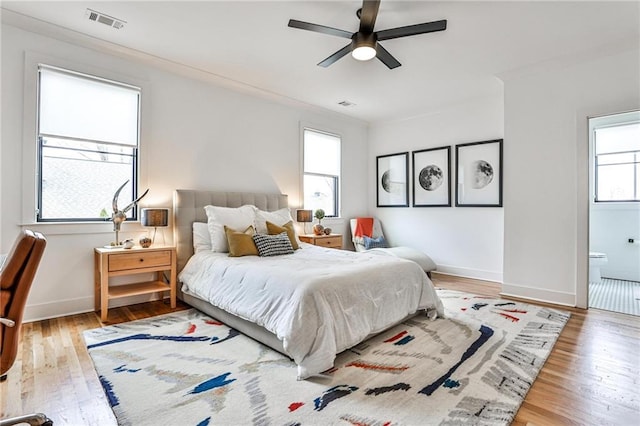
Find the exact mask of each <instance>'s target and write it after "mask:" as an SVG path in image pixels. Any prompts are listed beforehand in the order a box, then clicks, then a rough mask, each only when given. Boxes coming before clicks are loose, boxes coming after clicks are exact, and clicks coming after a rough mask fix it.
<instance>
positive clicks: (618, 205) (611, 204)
mask: <svg viewBox="0 0 640 426" xmlns="http://www.w3.org/2000/svg"><path fill="white" fill-rule="evenodd" d="M591 209H592V210H628V211H640V203H639V202H633V201H627V202H625V201H607V202H599V203H596V202H593V201H592V202H591Z"/></svg>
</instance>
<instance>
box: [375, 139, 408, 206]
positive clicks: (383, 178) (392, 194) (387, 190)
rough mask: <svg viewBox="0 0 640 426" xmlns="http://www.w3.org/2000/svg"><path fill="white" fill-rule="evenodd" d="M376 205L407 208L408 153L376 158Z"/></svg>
mask: <svg viewBox="0 0 640 426" xmlns="http://www.w3.org/2000/svg"><path fill="white" fill-rule="evenodd" d="M376 205H377V206H378V207H409V152H399V153H396V154H387V155H379V156H377V157H376Z"/></svg>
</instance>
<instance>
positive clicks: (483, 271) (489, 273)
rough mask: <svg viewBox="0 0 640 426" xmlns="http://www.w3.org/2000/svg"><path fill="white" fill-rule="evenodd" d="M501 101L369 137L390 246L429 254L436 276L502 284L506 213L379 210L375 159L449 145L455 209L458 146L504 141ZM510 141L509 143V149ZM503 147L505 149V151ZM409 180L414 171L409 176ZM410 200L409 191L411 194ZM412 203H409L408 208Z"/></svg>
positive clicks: (372, 175) (380, 129) (451, 109)
mask: <svg viewBox="0 0 640 426" xmlns="http://www.w3.org/2000/svg"><path fill="white" fill-rule="evenodd" d="M503 116H504V112H503V109H502V98H501V97H500V96H496V97H494V98H487V99H478V100H474V101H471V102H469V103H467V104H463V105H453V106H447V107H444V108H443V109H442V110H441V111H437V112H433V113H431V114H428V115H423V116H419V117H414V118H411V119H407V120H402V121H394V122H389V123H378V124H373V125H372V126H371V129H370V135H369V146H370V148H369V180H368V188H369V203H370V206H371V207H370V210H371V211H372V213H373V214H374V215H375V216H376V217H378V218H379V219H380V220H381V222H382V225H383V228H384V232H385V235H386V236H387V238H388V239H389V240H390V242H391V244H392V245H403V246H408V247H413V248H416V249H418V250H421V251H424V252H425V253H427V254H428V255H429V256H431V258H433V260H434V261H435V262H436V264H437V265H438V271H441V272H444V273H451V274H455V275H461V276H467V277H473V278H480V279H487V280H492V281H498V282H501V281H502V269H503V267H502V251H503V249H502V244H503V233H502V232H503V211H502V208H497V207H490V208H478V207H409V208H398V207H393V208H388V207H387V208H377V207H376V156H378V155H385V154H393V153H397V152H404V151H408V152H409V162H410V163H411V151H417V150H422V149H426V148H435V147H441V146H451V147H452V148H451V167H452V169H451V179H452V200H451V204H452V206H453V205H455V173H454V170H455V158H454V157H455V145H456V144H461V143H467V142H479V141H485V140H491V139H500V138H502V136H503ZM508 143H509V141H508V140H507V141H505V144H506V145H508ZM506 145H505V146H506ZM409 176H410V180H412V176H413V175H412V172H411V171H410V174H409ZM409 193H410V195H409V197H410V198H411V188H410V189H409ZM410 204H411V203H410Z"/></svg>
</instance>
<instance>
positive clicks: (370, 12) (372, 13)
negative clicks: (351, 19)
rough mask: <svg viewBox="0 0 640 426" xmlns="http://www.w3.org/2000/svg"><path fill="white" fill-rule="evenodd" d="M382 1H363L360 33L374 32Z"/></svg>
mask: <svg viewBox="0 0 640 426" xmlns="http://www.w3.org/2000/svg"><path fill="white" fill-rule="evenodd" d="M378 8H380V0H362V10H361V12H360V32H361V33H365V34H369V33H372V32H373V27H374V25H375V24H376V18H377V17H378Z"/></svg>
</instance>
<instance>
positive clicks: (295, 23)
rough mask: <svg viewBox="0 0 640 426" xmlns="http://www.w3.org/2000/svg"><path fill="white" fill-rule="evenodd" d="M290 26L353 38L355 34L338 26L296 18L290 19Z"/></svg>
mask: <svg viewBox="0 0 640 426" xmlns="http://www.w3.org/2000/svg"><path fill="white" fill-rule="evenodd" d="M289 26H290V27H291V28H298V29H300V30H307V31H314V32H316V33H322V34H329V35H332V36H336V37H343V38H351V36H353V33H350V32H348V31H344V30H340V29H338V28H332V27H326V26H324V25H318V24H311V23H309V22H303V21H297V20H295V19H289Z"/></svg>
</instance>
